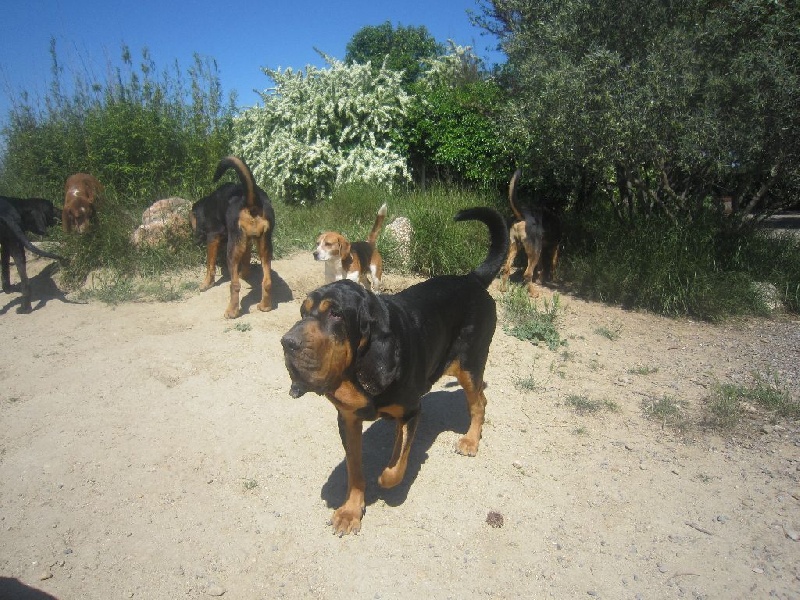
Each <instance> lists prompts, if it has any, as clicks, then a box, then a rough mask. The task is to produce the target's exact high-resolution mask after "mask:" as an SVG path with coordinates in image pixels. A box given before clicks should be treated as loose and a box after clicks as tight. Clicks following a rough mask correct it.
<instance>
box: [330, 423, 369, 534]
mask: <svg viewBox="0 0 800 600" xmlns="http://www.w3.org/2000/svg"><path fill="white" fill-rule="evenodd" d="M362 425H363V420H362V419H359V418H358V417H357V416H355V414H353V413H352V412H342V411H339V433H340V435H341V437H342V445H343V446H344V452H345V456H346V461H347V499H346V500H345V502H344V504H342V506H340V507H339V508H337V509H336V510H335V511H334V512H333V517H332V518H331V525H333V531H334V532H335V533H336V534H338V535H346V534H348V533H358V532H359V530H360V529H361V519H362V517H363V516H364V511H365V509H366V503H365V501H364V492H365V490H366V487H367V485H366V480H365V479H364V472H363V470H362V467H361V436H362Z"/></svg>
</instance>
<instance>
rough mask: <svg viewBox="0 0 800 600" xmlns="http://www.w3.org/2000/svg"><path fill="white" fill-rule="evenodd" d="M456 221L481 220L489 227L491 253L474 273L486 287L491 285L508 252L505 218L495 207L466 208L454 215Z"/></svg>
mask: <svg viewBox="0 0 800 600" xmlns="http://www.w3.org/2000/svg"><path fill="white" fill-rule="evenodd" d="M454 220H456V221H481V222H482V223H484V224H485V225H486V226H487V227H488V228H489V253H488V254H487V255H486V258H485V259H484V260H483V262H482V263H481V264H480V265H478V266H477V267H476V268H475V270H474V271H472V273H473V274H474V275H475V276H477V277H478V279H480V281H481V283H482V284H483V286H484V287H487V288H488V287H489V284H491V283H492V280H494V278H495V276H496V275H497V273H499V272H500V267H502V266H503V263H504V262H505V260H506V255H507V254H508V245H509V239H508V227H506V221H505V219H504V218H503V217H502V216H501V215H500V213H499V212H497V211H496V210H495V209H493V208H486V207H476V208H466V209H464V210H462V211H459V213H458V214H457V215H456V216H455V217H454Z"/></svg>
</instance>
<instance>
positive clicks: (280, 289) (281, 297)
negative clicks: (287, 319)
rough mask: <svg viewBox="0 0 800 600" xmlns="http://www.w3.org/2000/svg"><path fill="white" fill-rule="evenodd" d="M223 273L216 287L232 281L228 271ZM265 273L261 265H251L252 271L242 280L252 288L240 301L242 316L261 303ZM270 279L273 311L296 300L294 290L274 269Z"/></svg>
mask: <svg viewBox="0 0 800 600" xmlns="http://www.w3.org/2000/svg"><path fill="white" fill-rule="evenodd" d="M221 271H222V274H221V277H220V278H219V279H217V281H215V282H214V286H218V285H222V284H223V283H230V281H231V277H230V273H228V269H227V268H225V267H223V268H222V269H221ZM263 273H264V270H263V269H262V267H261V265H260V264H258V263H255V264H251V265H250V270H249V271H248V273H247V276H246V277H242V279H244V280H245V281H246V282H247V284H248V285H249V286H250V289H249V290H248V291H247V293H246V294H245V295H244V296H243V297H242V298H241V299H240V304H241V307H242V314H246V313H248V312H250V308H251V307H252V306H254V305H255V304H258V303H259V302H261V280H262V276H263ZM270 279H271V280H272V290H271V294H270V296H271V300H272V308H273V309H274V308H277V307H278V305H279V304H282V303H284V302H291V301H292V300H294V296H293V295H292V290H291V288H290V287H289V284H288V283H286V281H285V280H284V279H283V278H282V277H281V276H280V275H278V273H276V272H275V270H274V269H272V270H270Z"/></svg>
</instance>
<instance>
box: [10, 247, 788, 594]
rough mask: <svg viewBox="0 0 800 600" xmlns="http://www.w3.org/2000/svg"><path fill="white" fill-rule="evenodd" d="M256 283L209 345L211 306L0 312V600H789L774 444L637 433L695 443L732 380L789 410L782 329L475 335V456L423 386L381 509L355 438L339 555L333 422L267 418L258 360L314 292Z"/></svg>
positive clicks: (373, 458)
mask: <svg viewBox="0 0 800 600" xmlns="http://www.w3.org/2000/svg"><path fill="white" fill-rule="evenodd" d="M46 264H47V263H45V262H43V261H39V260H32V261H31V266H32V271H33V272H34V273H37V272H39V271H41V270H42V268H43V265H46ZM37 265H38V266H37ZM273 267H274V270H275V272H276V279H275V282H276V298H277V300H278V306H277V308H276V309H275V310H274V311H272V312H270V313H259V312H258V311H257V310H255V306H254V305H255V303H256V302H257V301H258V297H257V294H256V293H255V292H254V293H251V294H249V295H247V296H246V297H245V299H244V305H245V309H246V310H249V309H251V308H252V309H253V312H252V313H249V314H245V315H244V316H242V317H241V318H240V319H238V320H236V321H233V322H231V321H226V320H225V319H223V317H222V313H223V310H224V308H225V304H226V296H227V282H223V283H222V284H220V285H218V286H216V287H214V288H212V289H211V290H209V291H207V292H204V293H199V292H196V293H193V294H191V295H190V296H189V297H188V298H186V299H185V300H182V301H179V302H173V303H136V304H123V305H120V306H116V307H110V306H106V305H103V304H101V303H98V302H91V303H88V304H86V303H77V302H74V301H72V300H71V299H70V297H69V296H67V297H65V296H63V295H61V294H59V293H57V290H56V288H55V287H53V285H52V283H50V281H51V279H50V277H49V275H48V273H49V271H48V269H45V272H44V274H41V273H40V275H39V276H37V277H35V278H34V288H33V294H34V307H35V309H36V310H34V312H33V313H32V314H30V315H18V314H16V312H15V310H14V308H15V304H14V303H15V301H16V299H17V298H18V295H17V294H12V295H4V296H2V297H0V298H2V299H1V300H0V331H1V332H2V340H3V344H2V349H0V380H2V382H3V383H2V387H1V388H0V389H1V390H2V392H0V486H1V487H0V598H2V599H6V598H11V599H14V600H16V599H18V598H32V599H37V600H44V599H46V598H58V599H60V600H71V599H82V600H90V599H97V600H109V599H122V598H134V599H135V598H143V599H165V600H166V599H176V598H207V597H218V596H223V597H224V598H237V599H244V600H251V599H264V600H267V599H275V598H290V599H306V598H319V599H325V600H339V599H342V600H344V599H368V600H372V599H408V598H426V599H427V598H432V599H449V598H453V599H459V600H462V599H464V598H487V599H488V598H508V599H516V598H564V599H567V598H583V597H590V598H608V599H624V598H630V599H651V598H691V599H702V598H708V599H714V598H767V597H774V598H784V599H788V598H795V599H796V598H800V542H798V541H797V536H798V534H797V532H798V530H800V484H798V479H800V427H798V425H797V423H794V424H793V423H773V424H770V423H766V424H764V425H761V424H756V425H753V426H752V427H750V428H749V432H748V433H739V434H736V435H727V436H720V435H717V434H715V433H713V432H709V431H706V430H704V429H703V428H701V427H694V428H691V429H690V430H689V431H686V432H680V431H677V430H675V429H671V428H669V427H662V426H661V425H660V424H659V423H657V422H654V421H652V420H649V419H647V418H646V417H645V415H644V414H643V409H642V406H643V403H647V402H648V401H652V400H657V399H659V398H664V397H669V398H674V399H677V400H679V401H681V402H685V403H686V407H687V414H688V415H689V418H690V420H693V421H694V422H695V423H696V422H698V421H699V419H700V414H701V408H702V405H703V402H704V399H705V398H707V397H708V395H709V393H710V391H711V390H712V388H713V386H714V385H715V384H716V383H719V382H746V381H747V378H748V377H749V375H750V373H751V372H752V371H753V370H754V369H761V370H764V371H767V370H769V371H770V372H773V373H777V374H778V375H779V376H782V377H783V381H785V382H788V383H789V385H790V386H791V390H792V393H793V394H794V395H795V398H797V394H798V387H797V386H798V385H800V382H798V381H797V378H796V377H795V375H796V371H794V370H793V369H796V368H797V367H796V365H797V364H798V362H800V361H798V358H800V355H799V352H800V323H798V321H797V320H796V319H786V318H783V319H778V320H770V321H762V320H748V321H746V322H743V323H735V324H728V325H723V326H713V325H708V324H702V323H695V322H691V321H686V320H679V321H673V320H668V319H663V318H660V317H656V316H652V315H647V314H641V313H632V312H626V311H623V310H620V309H616V308H610V307H606V306H602V305H599V304H593V303H588V302H584V301H582V300H579V299H576V298H572V297H570V296H563V297H562V304H563V306H564V315H563V318H562V322H561V326H560V331H561V333H562V335H563V337H564V338H565V339H566V340H567V345H566V346H565V347H563V348H562V349H561V350H559V351H558V352H553V351H551V350H549V349H547V348H546V347H542V346H534V345H532V344H530V343H528V342H523V341H520V340H517V339H515V338H513V337H511V336H509V335H508V334H506V333H505V332H504V331H503V329H502V326H501V327H498V331H497V333H496V335H495V339H494V342H493V345H492V350H491V354H490V358H489V364H488V367H487V373H486V379H487V381H488V384H489V387H488V389H487V398H488V402H489V404H488V407H487V418H488V420H487V423H486V426H485V428H484V437H483V440H482V444H481V449H480V452H479V454H478V456H477V457H475V458H466V457H463V456H459V455H457V454H456V453H455V452H454V445H455V442H456V440H457V439H458V437H459V436H460V435H461V434H462V433H463V432H464V431H466V428H467V413H466V407H465V402H464V397H463V394H462V392H461V390H460V388H458V387H457V386H454V385H453V382H452V381H450V380H449V379H445V380H443V381H442V382H440V384H439V385H437V386H436V387H435V388H434V390H433V391H432V392H431V393H430V394H429V395H428V396H427V397H426V398H425V400H424V404H423V415H422V420H421V423H420V426H419V429H418V432H417V437H416V440H415V443H414V447H413V450H412V453H411V459H410V464H409V471H408V473H407V475H406V478H405V480H404V482H403V483H402V484H401V485H400V486H398V487H397V488H395V489H393V490H389V491H385V490H381V489H380V488H378V486H377V483H376V479H377V476H378V474H379V473H380V471H381V470H382V468H383V466H384V465H385V463H386V462H387V460H388V457H389V454H390V452H391V441H392V439H391V438H392V433H393V429H392V427H391V425H390V424H389V423H387V422H382V421H379V422H376V423H373V424H370V425H368V427H367V428H366V432H365V457H364V460H365V471H366V475H367V480H368V489H367V512H366V516H365V518H364V521H363V527H362V530H361V533H360V534H359V535H358V536H347V537H344V538H338V537H336V536H334V535H332V533H331V530H330V527H329V526H328V524H327V521H328V519H329V517H330V514H331V512H332V510H333V508H335V507H336V506H338V505H339V504H340V503H341V502H342V500H343V497H344V492H345V484H346V473H345V468H344V464H343V458H344V452H343V450H342V447H341V444H340V441H339V437H338V433H337V428H336V415H335V410H334V409H333V407H332V406H330V405H329V403H328V402H327V401H326V400H324V399H323V398H320V397H317V396H314V395H312V394H308V395H306V396H304V397H302V398H300V399H298V400H293V399H291V398H290V397H289V394H288V391H289V377H288V375H287V373H286V370H285V367H284V365H283V358H282V354H281V348H280V344H279V339H280V337H281V335H282V334H283V333H284V332H285V331H286V330H287V329H288V328H289V327H290V325H291V324H292V323H293V322H294V321H295V320H296V319H297V317H298V313H299V304H300V302H301V300H302V299H303V298H304V296H305V293H306V292H307V291H309V290H310V289H313V288H314V287H316V286H317V285H319V284H320V283H321V281H322V269H321V268H320V267H319V265H318V264H315V263H314V262H313V261H312V260H311V258H310V256H306V255H297V256H294V257H291V258H288V259H285V260H278V261H275V263H274V265H273ZM258 270H259V269H258V268H257V267H256V268H255V269H254V271H255V272H256V274H255V279H256V280H257V278H258V277H257V276H258V273H257V272H258ZM200 276H201V275H200V270H199V269H198V271H197V273H196V278H197V281H198V282H199V280H200ZM387 283H388V287H389V288H390V289H394V290H397V289H399V288H401V287H403V286H405V285H407V284H408V283H409V280H408V279H404V278H400V277H393V276H392V274H388V275H387ZM245 287H246V286H245ZM244 291H245V290H244V288H243V293H244ZM493 293H494V294H495V295H496V294H497V292H496V291H493ZM600 328H605V329H606V330H612V331H615V332H617V333H618V337H617V339H614V340H611V339H608V338H607V337H604V336H603V335H600V334H599V333H598V330H599V329H600ZM766 350H768V351H766ZM646 371H649V373H647V374H642V373H645V372H646ZM637 373H638V374H637ZM787 378H788V380H787ZM521 379H528V381H529V382H531V383H532V384H533V385H532V387H533V389H525V388H523V386H521V385H520V384H519V380H521ZM528 387H531V386H528ZM570 396H573V397H575V396H583V397H585V398H587V399H589V400H593V401H598V402H601V403H602V402H610V403H613V404H614V405H615V406H616V407H617V409H616V410H604V411H599V412H595V413H590V414H581V413H579V412H576V410H575V408H574V407H573V406H571V405H570V404H569V403H568V402H567V398H569V397H570ZM490 512H496V513H499V514H501V515H502V517H503V526H502V527H491V526H490V525H489V524H487V515H488V514H489V513H490ZM793 538H794V539H793Z"/></svg>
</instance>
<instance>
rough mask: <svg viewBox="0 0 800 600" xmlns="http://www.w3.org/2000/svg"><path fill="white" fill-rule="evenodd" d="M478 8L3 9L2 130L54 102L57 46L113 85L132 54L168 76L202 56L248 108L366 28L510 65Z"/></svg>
mask: <svg viewBox="0 0 800 600" xmlns="http://www.w3.org/2000/svg"><path fill="white" fill-rule="evenodd" d="M468 9H472V10H474V11H476V12H480V8H479V6H478V5H477V2H476V0H402V1H397V0H394V1H391V2H383V1H377V0H373V1H371V2H370V1H363V0H357V1H344V2H330V1H328V2H325V1H320V0H284V1H280V2H275V1H263V2H241V1H238V2H230V3H225V2H220V1H218V0H217V1H215V2H211V1H208V0H196V1H193V2H187V1H185V0H160V1H155V0H137V1H136V2H129V1H127V0H123V1H121V2H109V1H108V0H103V1H99V0H26V1H24V2H4V3H3V8H2V9H0V16H2V18H1V19H0V22H2V24H3V34H2V35H0V121H2V122H3V123H4V122H5V121H6V117H7V114H8V111H9V108H10V106H11V105H12V99H13V98H15V97H16V98H19V97H20V93H21V91H23V90H25V91H27V92H28V93H29V94H30V95H31V96H32V97H33V98H42V97H44V96H45V95H46V93H47V89H48V83H49V82H50V81H51V76H50V67H51V61H50V53H49V48H50V39H51V38H55V40H56V48H57V56H58V58H59V61H60V62H61V64H62V66H63V68H64V71H65V80H70V79H72V76H71V75H70V74H82V75H85V77H84V79H85V80H90V81H105V79H106V77H105V74H106V72H107V68H108V65H109V64H110V65H112V66H117V65H119V63H120V53H121V47H122V45H123V44H126V45H127V46H128V47H129V48H130V49H131V52H132V54H133V58H134V60H135V62H134V64H138V59H139V58H140V56H141V50H142V48H144V47H147V48H148V49H149V50H150V54H151V56H152V58H153V59H154V60H155V63H156V66H157V68H158V69H159V70H162V69H164V68H167V67H169V66H170V65H172V64H173V63H174V61H175V60H177V61H178V62H179V64H180V66H181V68H182V69H183V70H184V72H185V70H186V68H188V67H189V66H190V65H191V64H192V56H193V54H194V53H195V52H196V53H198V54H200V55H203V56H209V57H212V58H214V59H215V60H216V61H217V65H218V67H219V71H220V77H221V80H222V85H223V87H224V90H225V93H226V95H227V93H228V92H230V91H232V90H234V89H235V90H237V92H238V103H239V105H243V106H247V105H252V104H255V103H257V102H258V100H259V97H258V96H257V94H256V93H255V92H253V91H252V90H253V89H254V88H256V89H264V88H267V87H269V85H270V80H269V79H268V78H267V77H266V75H264V74H263V73H262V72H261V67H264V66H265V67H269V68H273V69H275V68H278V67H280V68H286V67H292V68H293V69H302V68H304V67H305V66H306V65H308V64H313V65H317V66H324V62H323V61H322V59H321V58H320V57H319V55H318V54H317V53H316V52H315V51H314V48H315V47H316V48H319V49H320V50H321V51H323V52H325V53H326V54H328V55H330V56H333V57H335V58H338V59H342V58H344V54H345V46H346V45H347V42H348V41H349V40H350V39H351V38H352V37H353V34H355V33H356V32H357V31H358V30H359V29H361V28H362V27H364V26H366V25H380V24H381V23H384V22H386V21H390V22H391V23H392V25H394V26H397V25H398V24H400V25H404V26H409V25H413V26H419V25H424V26H425V27H427V28H428V31H429V32H430V33H431V34H432V35H433V37H434V38H436V40H437V41H440V42H445V41H446V40H447V39H453V40H454V41H455V42H456V43H457V44H460V45H462V46H467V45H469V46H472V47H473V49H474V50H475V52H476V54H478V56H480V57H482V58H484V60H485V61H486V62H487V63H488V64H491V63H494V62H502V60H503V59H502V55H500V54H498V53H497V52H496V51H495V50H494V47H495V46H496V39H495V38H494V37H492V36H489V35H486V34H483V35H482V30H481V29H479V28H476V27H473V26H472V25H471V24H470V21H469V17H468V15H467V10H468Z"/></svg>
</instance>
